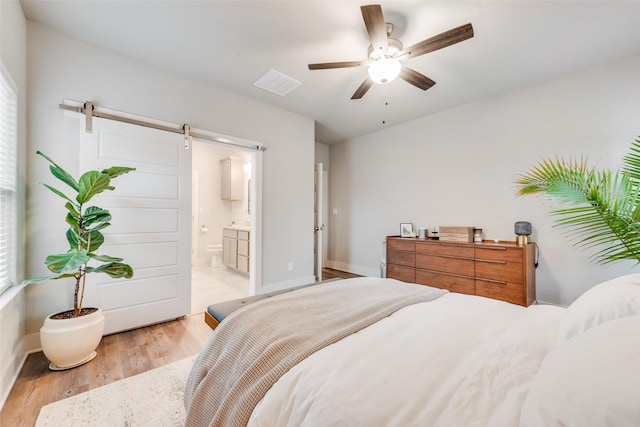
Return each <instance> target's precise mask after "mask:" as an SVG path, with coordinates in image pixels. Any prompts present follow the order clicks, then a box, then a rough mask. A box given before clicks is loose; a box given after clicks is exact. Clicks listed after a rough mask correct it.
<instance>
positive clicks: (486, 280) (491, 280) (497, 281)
mask: <svg viewBox="0 0 640 427" xmlns="http://www.w3.org/2000/svg"><path fill="white" fill-rule="evenodd" d="M476 280H480V281H483V282H491V283H495V284H496V285H502V286H506V285H507V282H505V281H502V280H493V279H483V278H482V277H476Z"/></svg>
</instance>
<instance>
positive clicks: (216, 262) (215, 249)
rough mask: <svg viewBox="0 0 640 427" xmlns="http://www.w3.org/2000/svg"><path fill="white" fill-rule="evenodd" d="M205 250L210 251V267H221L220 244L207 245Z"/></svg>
mask: <svg viewBox="0 0 640 427" xmlns="http://www.w3.org/2000/svg"><path fill="white" fill-rule="evenodd" d="M207 252H210V253H211V267H222V244H219V245H209V246H207Z"/></svg>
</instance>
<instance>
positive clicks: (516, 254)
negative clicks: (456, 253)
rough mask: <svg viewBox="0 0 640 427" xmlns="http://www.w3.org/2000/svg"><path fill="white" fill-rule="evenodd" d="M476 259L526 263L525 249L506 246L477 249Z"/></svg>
mask: <svg viewBox="0 0 640 427" xmlns="http://www.w3.org/2000/svg"><path fill="white" fill-rule="evenodd" d="M475 252H476V259H487V260H494V261H507V262H518V263H522V262H523V261H524V249H522V248H516V247H504V246H486V247H476V248H475Z"/></svg>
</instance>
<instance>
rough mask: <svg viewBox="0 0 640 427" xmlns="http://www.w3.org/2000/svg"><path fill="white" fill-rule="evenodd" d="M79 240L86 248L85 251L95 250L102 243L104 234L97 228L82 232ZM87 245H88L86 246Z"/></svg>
mask: <svg viewBox="0 0 640 427" xmlns="http://www.w3.org/2000/svg"><path fill="white" fill-rule="evenodd" d="M80 240H81V241H82V246H83V247H85V248H86V249H87V252H95V251H96V250H98V248H99V247H100V246H102V244H103V243H104V236H103V235H102V233H100V232H99V231H98V230H91V231H86V232H85V233H83V234H82V236H81V238H80ZM87 245H89V247H87Z"/></svg>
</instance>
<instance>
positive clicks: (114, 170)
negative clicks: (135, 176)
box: [102, 166, 136, 179]
mask: <svg viewBox="0 0 640 427" xmlns="http://www.w3.org/2000/svg"><path fill="white" fill-rule="evenodd" d="M134 170H136V168H128V167H124V166H113V167H110V168H109V169H104V170H103V171H102V173H104V174H107V175H109V177H111V179H113V178H116V177H118V176H120V175H123V174H125V173H129V172H131V171H134Z"/></svg>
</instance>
